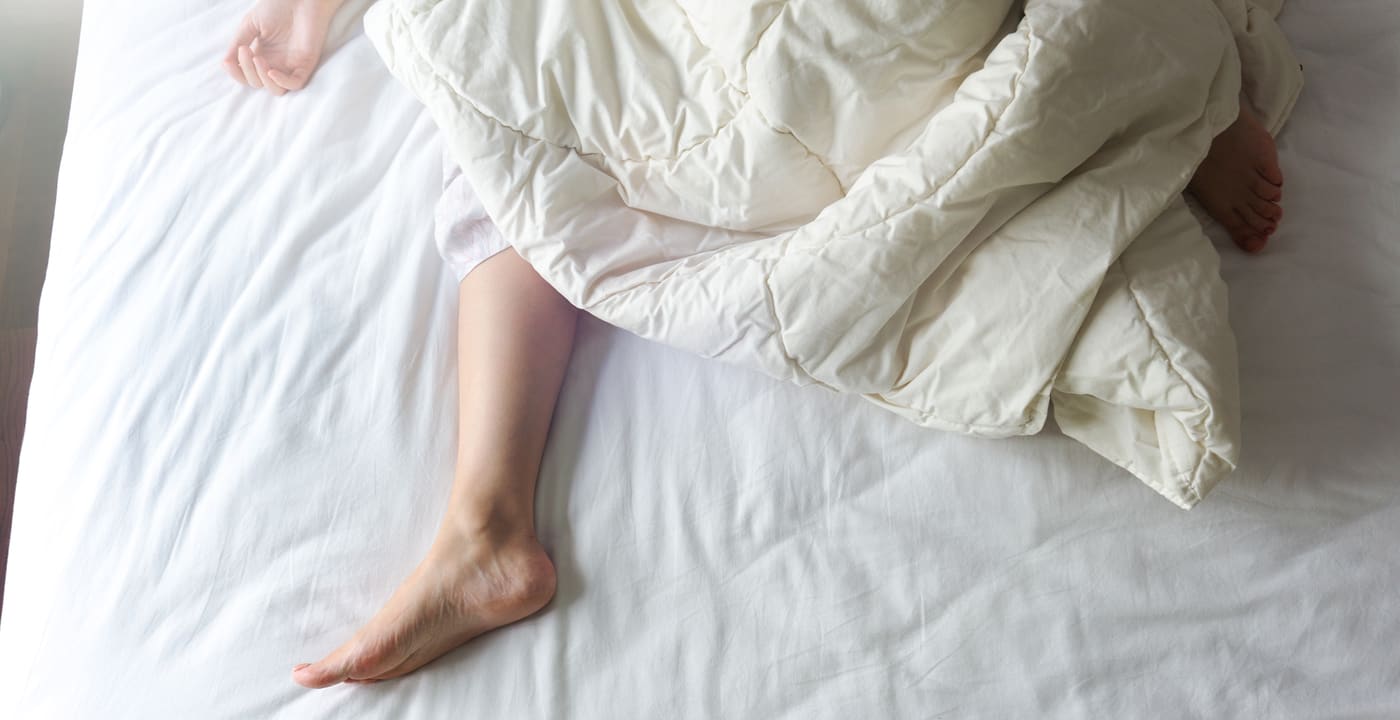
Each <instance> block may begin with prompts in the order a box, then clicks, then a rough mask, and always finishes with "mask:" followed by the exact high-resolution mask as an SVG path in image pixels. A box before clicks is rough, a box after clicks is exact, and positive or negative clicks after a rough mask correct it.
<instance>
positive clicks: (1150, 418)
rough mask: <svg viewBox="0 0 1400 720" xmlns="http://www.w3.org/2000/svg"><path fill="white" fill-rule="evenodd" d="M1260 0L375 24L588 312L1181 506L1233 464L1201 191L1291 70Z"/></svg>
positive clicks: (524, 236) (392, 3)
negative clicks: (1244, 105) (1083, 469)
mask: <svg viewBox="0 0 1400 720" xmlns="http://www.w3.org/2000/svg"><path fill="white" fill-rule="evenodd" d="M1278 10H1279V7H1278V3H1277V2H1273V3H1267V2H1246V1H1245V0H1182V1H1181V2H1172V3H1163V2H1159V1H1157V0H1112V1H1111V2H1110V1H1108V0H1030V1H1029V2H1026V3H1024V5H1022V4H1020V3H1012V2H1009V1H1007V0H1002V1H1001V2H997V1H995V0H989V1H987V2H961V1H959V0H938V1H935V2H926V1H924V0H898V1H895V2H874V1H873V0H847V1H845V2H828V1H826V0H821V1H820V2H818V1H815V0H786V1H782V0H747V1H744V2H701V1H699V0H624V1H621V2H597V3H595V2H577V1H576V0H516V1H515V2H498V1H497V0H387V1H386V2H381V3H379V4H378V5H377V6H376V7H375V8H374V9H373V10H371V11H370V13H369V15H368V16H367V17H366V20H365V24H366V29H367V31H368V33H369V35H370V37H371V39H372V40H373V41H374V43H375V45H376V47H377V48H378V49H379V51H380V53H381V54H382V56H383V57H384V59H385V61H386V62H387V64H388V65H389V67H390V69H391V70H392V71H393V72H394V74H395V75H396V76H397V77H398V78H399V79H400V80H402V81H403V82H404V83H406V84H407V85H408V86H409V87H410V88H411V89H412V90H413V91H414V92H415V93H416V94H417V96H418V97H419V98H420V99H421V100H422V101H423V102H424V103H425V104H426V105H427V107H428V108H429V109H430V111H431V112H432V114H433V116H434V119H435V120H436V122H437V123H438V124H439V126H440V127H441V128H442V129H443V131H444V133H445V136H446V140H447V143H448V145H449V147H450V148H451V151H452V153H453V155H454V157H455V158H456V159H457V161H458V162H459V163H460V164H461V165H462V167H463V170H464V172H465V173H466V175H467V177H468V179H469V181H470V182H471V184H472V185H473V187H474V188H475V189H476V191H477V193H478V194H479V195H480V197H481V199H482V201H483V203H484V205H485V207H486V209H487V212H488V213H489V214H490V215H491V217H492V219H493V220H494V221H495V222H496V224H497V225H498V226H499V227H500V228H501V230H502V231H503V233H504V234H505V236H506V237H507V238H508V239H509V240H510V242H511V243H512V245H513V246H514V247H515V248H516V250H517V251H518V252H520V254H521V255H522V256H523V257H524V258H525V259H526V260H528V261H529V262H530V263H531V264H532V265H533V266H534V267H535V268H536V269H537V270H538V271H539V272H540V273H541V274H542V275H543V276H544V277H545V278H546V279H547V280H548V281H549V282H550V283H551V284H552V285H553V286H554V287H555V288H556V289H558V290H559V291H560V292H561V293H562V294H563V295H564V296H565V297H567V298H568V299H569V300H570V301H571V302H573V303H574V304H575V305H577V306H579V307H580V308H583V309H585V310H587V311H588V312H590V313H592V314H594V315H596V316H598V317H599V318H602V319H603V320H605V321H607V322H610V323H612V324H615V325H617V326H620V327H622V328H624V329H627V330H629V331H632V332H635V333H637V334H639V335H642V336H644V337H647V338H651V339H655V340H658V341H661V342H664V343H668V344H671V345H675V346H679V347H682V348H686V349H689V350H692V351H694V352H697V353H700V354H703V355H706V356H709V357H713V358H718V359H722V360H725V361H728V362H733V363H737V364H741V365H745V366H748V367H752V368H757V369H760V370H762V371H764V372H767V373H769V374H771V375H773V376H775V377H779V378H784V379H787V380H791V381H794V382H798V383H804V384H819V385H822V386H826V387H829V388H832V389H835V390H838V391H841V392H849V393H859V394H861V395H863V396H864V397H866V398H868V399H869V400H870V401H872V402H874V403H877V404H879V405H881V406H883V407H885V408H888V409H890V410H892V411H894V412H897V413H899V414H901V415H903V416H905V417H908V418H909V419H911V420H913V421H914V422H917V423H920V424H922V425H926V426H929V427H933V428H940V429H945V430H954V431H960V432H967V433H974V434H977V435H984V436H992V437H1005V436H1012V435H1021V434H1029V433H1034V432H1037V431H1039V430H1040V429H1041V428H1042V427H1043V425H1044V423H1045V421H1046V418H1047V415H1048V413H1049V412H1050V408H1051V406H1052V401H1053V407H1054V412H1055V419H1056V421H1057V423H1058V424H1059V426H1060V427H1061V429H1062V430H1063V431H1064V432H1065V433H1066V434H1068V435H1070V436H1071V437H1074V438H1076V439H1078V440H1079V441H1081V442H1083V443H1085V444H1086V445H1088V446H1089V447H1090V448H1093V449H1094V450H1095V451H1097V452H1098V453H1100V454H1101V455H1103V456H1104V457H1106V458H1108V459H1109V460H1111V461H1113V462H1115V463H1117V464H1119V465H1121V466H1122V467H1124V468H1126V469H1127V470H1129V471H1131V472H1132V473H1133V474H1134V475H1136V476H1137V477H1139V478H1141V479H1142V480H1143V481H1144V482H1146V483H1147V484H1148V485H1150V486H1151V487H1152V488H1154V489H1155V490H1157V491H1158V492H1160V493H1161V494H1162V495H1164V496H1166V497H1167V498H1169V499H1170V500H1172V501H1173V502H1175V503H1177V504H1178V505H1181V506H1182V507H1188V508H1189V507H1191V506H1192V505H1194V504H1195V503H1196V502H1198V501H1199V500H1200V499H1201V498H1202V497H1203V496H1204V495H1205V493H1206V492H1208V491H1209V490H1210V488H1211V487H1212V486H1213V485H1214V484H1215V483H1216V482H1218V481H1219V480H1220V479H1221V478H1222V477H1223V476H1225V475H1226V474H1228V473H1229V472H1230V471H1231V470H1232V469H1233V467H1234V465H1235V463H1236V460H1237V458H1238V456H1239V442H1238V438H1239V409H1238V399H1237V396H1238V387H1237V372H1238V371H1237V361H1236V357H1235V347H1234V340H1233V336H1232V334H1231V331H1230V328H1229V325H1228V322H1227V317H1226V308H1225V302H1226V295H1225V287H1224V284H1223V282H1222V281H1221V279H1220V276H1219V272H1218V261H1219V259H1218V257H1217V255H1216V253H1215V250H1214V249H1213V247H1212V246H1211V244H1210V243H1209V241H1208V240H1207V239H1206V237H1205V236H1204V234H1203V232H1202V230H1201V228H1200V226H1199V224H1198V223H1197V222H1196V220H1195V219H1194V218H1193V216H1192V215H1191V214H1190V212H1189V211H1188V209H1187V208H1186V206H1185V203H1184V201H1183V199H1182V197H1181V191H1182V190H1183V188H1184V187H1185V186H1186V184H1187V182H1188V180H1189V179H1190V178H1191V175H1192V173H1193V171H1194V169H1195V168H1196V166H1197V165H1198V164H1199V162H1200V161H1201V159H1202V158H1203V157H1204V156H1205V154H1206V152H1207V150H1208V149H1209V147H1210V142H1211V139H1212V138H1213V137H1214V136H1215V135H1216V134H1217V133H1218V132H1219V131H1220V130H1222V129H1224V128H1225V127H1227V126H1228V125H1229V124H1230V123H1231V122H1232V121H1233V120H1234V119H1235V117H1236V115H1237V113H1238V110H1239V103H1240V97H1241V93H1242V92H1243V94H1244V95H1246V96H1247V97H1248V99H1249V100H1250V101H1251V102H1252V103H1253V105H1254V106H1255V107H1256V109H1257V110H1258V111H1259V113H1260V115H1261V116H1262V117H1263V119H1264V121H1265V124H1266V125H1267V126H1268V127H1269V128H1270V129H1271V130H1277V129H1278V128H1279V127H1280V126H1281V125H1282V123H1283V122H1284V119H1285V118H1286V117H1287V114H1288V113H1289V111H1290V110H1291V108H1292V104H1293V101H1294V100H1295V99H1296V97H1297V95H1298V92H1299V88H1300V86H1301V82H1302V80H1301V73H1300V70H1299V67H1298V65H1297V63H1296V62H1295V61H1294V59H1293V58H1292V56H1291V52H1290V50H1289V48H1288V45H1287V43H1286V41H1285V40H1284V38H1283V36H1282V34H1281V33H1280V32H1279V29H1278V27H1277V25H1275V23H1274V17H1275V16H1276V14H1277V12H1278Z"/></svg>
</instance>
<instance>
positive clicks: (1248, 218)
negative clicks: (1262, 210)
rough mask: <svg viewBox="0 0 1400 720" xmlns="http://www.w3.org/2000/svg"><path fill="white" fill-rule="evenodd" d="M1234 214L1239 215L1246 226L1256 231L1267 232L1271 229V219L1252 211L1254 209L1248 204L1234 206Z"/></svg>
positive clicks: (1272, 224)
mask: <svg viewBox="0 0 1400 720" xmlns="http://www.w3.org/2000/svg"><path fill="white" fill-rule="evenodd" d="M1235 214H1236V215H1237V216H1239V218H1240V220H1242V221H1243V222H1244V224H1245V226H1246V227H1248V228H1249V229H1250V230H1253V231H1254V232H1256V233H1267V232H1270V231H1271V230H1273V227H1274V223H1273V221H1272V220H1269V219H1268V218H1266V217H1264V216H1262V215H1260V214H1259V213H1257V212H1254V210H1253V209H1251V208H1250V207H1248V206H1243V207H1236V208H1235Z"/></svg>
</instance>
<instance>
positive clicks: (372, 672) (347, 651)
mask: <svg viewBox="0 0 1400 720" xmlns="http://www.w3.org/2000/svg"><path fill="white" fill-rule="evenodd" d="M400 659H401V658H399V657H397V656H394V655H393V654H392V653H389V652H386V651H384V650H376V649H373V648H372V647H369V646H366V645H365V644H364V643H362V642H359V641H356V640H352V641H350V642H348V643H346V644H344V645H342V646H340V647H339V648H337V649H336V650H335V651H334V652H332V653H331V654H329V655H327V656H326V657H324V658H322V659H321V660H318V661H317V662H314V663H309V664H308V663H304V664H301V665H298V666H296V667H295V668H293V669H292V679H293V680H295V681H296V683H297V684H298V685H301V686H303V687H308V688H312V689H319V688H326V687H330V686H332V685H336V684H338V683H342V682H345V681H347V680H351V679H358V678H370V677H374V676H376V675H378V674H380V673H381V672H384V671H385V670H388V669H390V668H392V667H394V666H395V665H396V664H398V661H399V660H400Z"/></svg>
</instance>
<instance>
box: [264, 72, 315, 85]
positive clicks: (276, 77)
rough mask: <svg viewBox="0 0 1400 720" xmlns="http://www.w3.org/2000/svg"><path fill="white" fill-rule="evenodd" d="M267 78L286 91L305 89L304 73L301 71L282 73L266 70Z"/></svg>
mask: <svg viewBox="0 0 1400 720" xmlns="http://www.w3.org/2000/svg"><path fill="white" fill-rule="evenodd" d="M267 76H268V78H270V79H271V80H272V81H273V82H275V83H277V84H278V85H280V86H282V87H284V88H286V89H288V90H300V89H302V88H304V87H306V72H305V71H303V70H294V71H292V72H290V73H284V72H282V71H281V70H278V69H277V68H268V69H267Z"/></svg>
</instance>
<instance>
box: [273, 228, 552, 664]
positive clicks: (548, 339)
mask: <svg viewBox="0 0 1400 720" xmlns="http://www.w3.org/2000/svg"><path fill="white" fill-rule="evenodd" d="M457 313H458V320H457V333H458V377H459V384H460V387H461V390H460V395H461V397H460V399H459V405H458V408H459V409H458V417H459V426H460V431H459V435H458V449H457V477H456V481H455V483H454V484H453V486H452V494H451V497H450V499H449V500H448V507H447V511H446V513H445V515H444V517H443V520H442V525H441V527H440V528H439V529H438V534H437V538H436V539H435V540H434V542H433V546H432V548H431V549H430V550H429V551H428V555H427V557H426V558H424V559H423V561H422V562H421V563H420V564H419V565H418V567H417V569H415V570H414V571H413V574H412V575H410V576H409V578H408V579H407V580H405V581H404V583H403V585H401V586H400V587H399V589H398V590H397V591H396V592H395V593H394V595H393V597H391V598H390V599H389V602H388V603H387V604H386V605H385V606H384V608H383V609H382V610H380V611H379V613H378V614H377V615H375V616H374V618H373V619H371V620H370V621H369V624H367V625H365V626H364V627H363V628H361V629H360V631H359V632H358V633H356V634H355V636H354V637H353V638H351V639H350V641H349V642H347V643H345V644H344V645H342V646H341V647H339V648H338V649H336V650H335V651H334V652H332V653H331V654H330V655H328V656H326V657H325V658H324V659H322V660H321V661H319V662H316V663H313V664H308V665H298V666H297V667H296V668H295V669H294V671H293V674H292V677H293V679H294V680H296V682H298V683H300V684H302V685H305V686H307V687H313V688H321V687H327V686H330V685H334V684H336V683H338V682H343V681H350V682H355V681H366V680H370V681H372V680H384V679H388V678H391V677H397V676H399V675H403V674H406V673H409V672H412V671H414V670H416V669H418V668H420V667H422V666H423V665H425V664H427V663H428V662H430V661H432V660H433V659H435V658H437V657H438V656H440V655H442V654H443V653H445V652H447V651H448V650H451V649H453V648H455V647H457V646H458V645H461V644H462V643H464V642H466V641H468V640H470V639H472V638H473V637H476V636H477V635H480V634H481V633H484V632H486V631H488V630H491V629H493V628H497V627H500V626H502V625H506V624H509V623H512V622H515V621H516V620H520V619H522V618H524V617H527V616H529V615H531V614H533V613H535V612H536V611H538V610H539V609H541V608H543V607H544V606H545V605H546V604H547V603H548V602H549V600H550V598H551V597H553V596H554V566H553V564H551V563H550V560H549V557H548V556H547V555H546V554H545V552H544V548H543V547H541V546H540V544H539V541H538V540H536V539H535V522H534V512H535V481H536V478H537V476H538V475H539V470H540V459H541V456H542V455H543V453H544V445H545V437H546V436H547V434H548V431H549V423H550V418H551V417H552V415H553V412H554V403H555V400H556V398H557V397H558V394H559V386H560V384H561V383H562V382H563V379H564V370H565V367H566V366H567V365H568V359H569V353H570V352H571V351H572V348H573V340H574V328H575V324H576V321H577V317H578V311H577V310H575V309H574V307H573V306H571V305H570V304H569V303H568V302H567V301H565V300H564V298H562V297H560V296H559V294H558V293H556V292H555V291H554V289H553V288H551V287H550V286H549V285H548V284H547V283H546V282H545V281H544V280H543V279H541V278H540V276H539V275H537V274H536V273H535V271H534V269H533V268H531V267H530V265H529V264H528V263H526V262H525V261H524V260H522V259H521V258H520V256H519V255H518V254H516V252H515V251H514V250H509V249H508V250H505V251H503V252H500V253H497V254H496V255H494V256H492V257H491V258H490V259H488V260H487V261H485V262H483V263H482V264H481V265H478V266H477V267H476V269H475V270H473V271H472V272H471V273H470V274H468V275H467V277H466V279H464V280H463V281H462V284H461V287H460V288H459V290H458V309H457Z"/></svg>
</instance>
